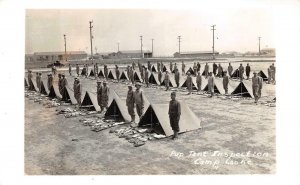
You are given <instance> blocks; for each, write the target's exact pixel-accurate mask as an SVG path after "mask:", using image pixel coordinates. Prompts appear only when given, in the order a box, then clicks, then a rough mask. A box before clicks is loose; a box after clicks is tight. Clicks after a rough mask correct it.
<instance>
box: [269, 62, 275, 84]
mask: <svg viewBox="0 0 300 185" xmlns="http://www.w3.org/2000/svg"><path fill="white" fill-rule="evenodd" d="M270 70H271V81H272V82H273V83H274V84H275V83H276V81H275V73H276V68H275V66H274V63H273V64H272V65H271V66H270Z"/></svg>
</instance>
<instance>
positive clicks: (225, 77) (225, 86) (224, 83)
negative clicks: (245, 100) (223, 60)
mask: <svg viewBox="0 0 300 185" xmlns="http://www.w3.org/2000/svg"><path fill="white" fill-rule="evenodd" d="M228 83H229V77H228V76H227V71H224V76H223V88H224V90H225V94H228Z"/></svg>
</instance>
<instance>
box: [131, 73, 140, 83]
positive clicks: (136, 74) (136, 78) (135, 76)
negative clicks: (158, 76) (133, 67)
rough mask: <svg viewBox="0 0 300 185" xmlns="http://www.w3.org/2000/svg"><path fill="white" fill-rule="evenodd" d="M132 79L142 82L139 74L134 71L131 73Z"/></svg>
mask: <svg viewBox="0 0 300 185" xmlns="http://www.w3.org/2000/svg"><path fill="white" fill-rule="evenodd" d="M133 79H134V81H135V82H142V77H141V75H140V74H139V73H138V72H136V71H134V73H133Z"/></svg>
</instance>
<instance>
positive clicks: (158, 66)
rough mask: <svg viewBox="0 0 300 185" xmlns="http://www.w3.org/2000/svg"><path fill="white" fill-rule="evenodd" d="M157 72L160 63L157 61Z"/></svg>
mask: <svg viewBox="0 0 300 185" xmlns="http://www.w3.org/2000/svg"><path fill="white" fill-rule="evenodd" d="M157 71H160V63H159V62H158V61H157Z"/></svg>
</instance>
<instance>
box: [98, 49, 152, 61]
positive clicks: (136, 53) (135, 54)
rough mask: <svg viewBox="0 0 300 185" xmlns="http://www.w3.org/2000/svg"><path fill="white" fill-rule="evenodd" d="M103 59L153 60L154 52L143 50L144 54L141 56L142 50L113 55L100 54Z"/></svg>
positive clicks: (119, 52)
mask: <svg viewBox="0 0 300 185" xmlns="http://www.w3.org/2000/svg"><path fill="white" fill-rule="evenodd" d="M98 55H100V56H101V58H103V59H120V58H141V57H142V58H152V52H151V51H149V50H143V54H141V50H126V51H118V52H111V53H99V54H98Z"/></svg>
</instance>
